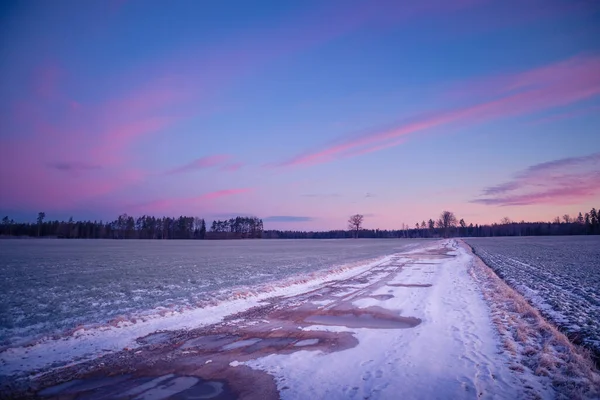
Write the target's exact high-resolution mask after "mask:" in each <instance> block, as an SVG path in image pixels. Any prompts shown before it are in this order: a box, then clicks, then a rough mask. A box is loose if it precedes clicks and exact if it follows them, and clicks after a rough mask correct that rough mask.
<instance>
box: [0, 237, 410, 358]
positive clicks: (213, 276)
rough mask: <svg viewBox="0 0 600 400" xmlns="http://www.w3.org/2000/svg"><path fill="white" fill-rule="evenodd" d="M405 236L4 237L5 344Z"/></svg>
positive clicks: (206, 293) (322, 265) (162, 305)
mask: <svg viewBox="0 0 600 400" xmlns="http://www.w3.org/2000/svg"><path fill="white" fill-rule="evenodd" d="M415 243H418V241H417V240H415V241H398V240H359V241H358V242H356V243H353V242H349V241H344V240H325V241H316V240H312V241H307V240H305V241H298V240H290V241H287V240H272V241H268V240H262V241H259V240H245V241H242V240H229V241H160V240H159V241H137V240H131V241H129V240H52V239H41V240H36V239H32V240H0V287H1V288H2V289H1V290H0V351H2V350H4V349H6V348H8V347H15V346H21V345H24V344H30V343H31V342H32V341H35V340H39V339H42V338H44V337H50V336H56V337H63V336H64V335H65V334H67V335H69V334H72V333H73V332H74V331H76V330H81V329H82V328H88V329H89V328H90V327H92V326H97V327H102V326H104V325H107V324H112V325H114V324H118V323H122V322H124V321H142V320H146V319H148V318H150V319H151V318H152V317H155V316H157V315H160V314H165V313H170V312H171V311H185V310H190V309H195V308H198V307H206V306H209V305H214V304H215V303H218V302H222V301H227V300H231V299H232V298H236V297H239V296H238V295H239V293H240V292H247V291H248V288H253V289H254V290H257V291H259V292H260V291H263V289H264V287H261V285H264V286H266V287H268V286H271V285H272V284H273V283H274V282H278V281H282V280H286V279H288V278H297V277H303V276H304V277H306V276H310V274H313V273H315V272H318V271H323V270H331V269H332V268H334V269H335V268H340V267H343V266H345V265H348V264H352V263H356V262H359V261H360V262H364V261H365V260H367V259H372V258H375V257H381V256H384V255H387V254H392V253H395V252H398V251H402V250H403V249H405V248H406V247H407V246H408V247H410V246H412V245H415Z"/></svg>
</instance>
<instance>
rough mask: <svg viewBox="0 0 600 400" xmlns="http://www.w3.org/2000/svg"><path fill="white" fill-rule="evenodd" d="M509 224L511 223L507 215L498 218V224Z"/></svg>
mask: <svg viewBox="0 0 600 400" xmlns="http://www.w3.org/2000/svg"><path fill="white" fill-rule="evenodd" d="M510 224H512V221H511V220H510V218H508V217H504V218H502V219H501V220H500V225H510Z"/></svg>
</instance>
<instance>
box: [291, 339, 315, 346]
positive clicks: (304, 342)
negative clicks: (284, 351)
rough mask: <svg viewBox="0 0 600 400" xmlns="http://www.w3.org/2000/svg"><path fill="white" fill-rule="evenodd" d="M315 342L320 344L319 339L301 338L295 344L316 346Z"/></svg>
mask: <svg viewBox="0 0 600 400" xmlns="http://www.w3.org/2000/svg"><path fill="white" fill-rule="evenodd" d="M315 344H319V339H305V340H301V341H299V342H298V343H296V344H294V347H304V346H314V345H315Z"/></svg>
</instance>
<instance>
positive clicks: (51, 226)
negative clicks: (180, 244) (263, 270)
mask: <svg viewBox="0 0 600 400" xmlns="http://www.w3.org/2000/svg"><path fill="white" fill-rule="evenodd" d="M45 218H46V214H45V213H44V212H40V213H38V216H37V220H36V222H35V223H22V222H15V221H14V220H12V219H9V217H8V216H6V217H4V218H3V219H2V228H1V230H0V234H1V235H3V236H31V237H56V238H66V239H244V238H260V237H261V236H262V231H263V222H262V220H260V219H258V218H256V217H237V218H232V219H229V220H225V221H219V220H217V221H214V222H213V223H212V225H211V228H210V230H209V231H207V228H206V221H205V220H204V218H199V217H189V216H180V217H178V218H175V217H158V218H157V217H153V216H148V215H143V216H141V217H133V216H130V215H127V214H122V215H119V216H118V217H117V219H115V220H114V221H109V222H103V221H74V220H73V218H70V219H69V220H68V221H58V220H54V221H50V220H46V219H45Z"/></svg>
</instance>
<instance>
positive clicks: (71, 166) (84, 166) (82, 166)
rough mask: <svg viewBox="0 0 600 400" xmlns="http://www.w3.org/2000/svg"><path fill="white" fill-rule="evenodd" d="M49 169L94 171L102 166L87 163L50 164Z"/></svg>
mask: <svg viewBox="0 0 600 400" xmlns="http://www.w3.org/2000/svg"><path fill="white" fill-rule="evenodd" d="M48 167H50V168H54V169H57V170H59V171H93V170H96V169H101V168H102V167H101V166H100V165H96V164H88V163H85V162H64V161H62V162H54V163H49V164H48Z"/></svg>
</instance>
